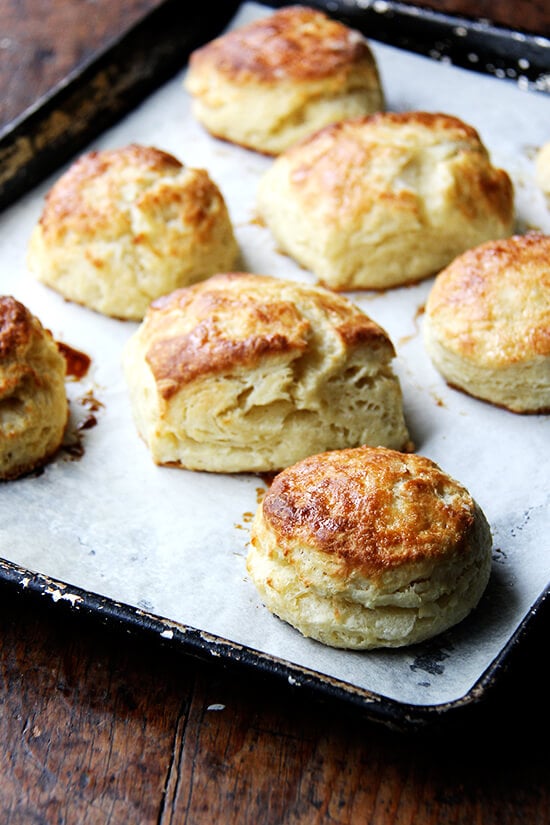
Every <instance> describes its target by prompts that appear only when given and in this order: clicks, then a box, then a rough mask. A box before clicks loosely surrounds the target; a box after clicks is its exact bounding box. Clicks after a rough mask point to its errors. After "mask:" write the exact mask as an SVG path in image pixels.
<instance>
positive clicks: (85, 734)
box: [0, 0, 550, 825]
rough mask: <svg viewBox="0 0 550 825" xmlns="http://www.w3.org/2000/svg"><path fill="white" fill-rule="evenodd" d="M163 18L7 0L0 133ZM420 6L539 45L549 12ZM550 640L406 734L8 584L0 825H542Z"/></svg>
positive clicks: (0, 660)
mask: <svg viewBox="0 0 550 825" xmlns="http://www.w3.org/2000/svg"><path fill="white" fill-rule="evenodd" d="M158 2H159V0H125V3H124V4H123V3H117V2H113V1H112V0H81V2H73V3H68V2H66V0H49V2H48V3H38V2H35V3H31V2H20V0H0V22H1V27H0V84H1V88H0V105H1V122H8V121H9V120H11V119H13V118H14V117H16V116H17V115H18V114H20V113H21V112H22V111H23V110H24V109H26V108H27V107H28V106H29V105H31V104H32V103H33V102H34V101H35V100H36V99H37V98H39V97H40V96H42V95H43V94H45V93H46V92H48V90H49V89H51V88H52V87H53V86H55V85H56V84H57V83H59V82H61V81H62V80H63V78H64V77H66V75H67V73H68V72H70V71H71V70H73V69H75V68H77V67H78V66H80V65H82V63H83V62H86V61H87V60H88V59H89V58H90V56H91V55H92V54H93V53H94V51H95V50H97V49H100V48H101V47H102V45H104V44H105V43H107V42H110V40H112V38H114V37H116V36H117V35H118V34H119V33H120V32H121V31H122V30H124V28H125V27H126V26H127V25H129V24H130V23H131V22H133V21H134V20H136V19H138V18H139V16H140V15H142V14H143V13H144V12H145V11H146V10H149V9H151V8H153V7H155V6H156V5H158ZM423 5H425V6H430V7H433V8H436V9H439V10H444V11H449V12H459V13H464V14H473V15H483V16H485V17H488V18H490V19H493V20H494V21H495V22H500V23H503V24H506V25H511V26H513V27H516V26H517V27H521V28H528V29H529V30H531V31H536V32H540V33H547V32H548V31H549V28H550V27H549V25H548V4H547V3H546V2H540V1H539V2H526V1H525V2H521V1H520V2H506V3H505V2H500V0H475V1H474V0H440V2H432V3H428V2H425V3H424V4H423ZM0 494H1V490H0ZM549 623H550V611H549V610H548V609H547V610H545V611H544V612H543V613H542V614H541V616H540V618H539V620H538V622H537V625H536V627H535V629H534V632H533V633H532V635H531V636H530V638H529V640H528V641H527V642H526V644H525V645H523V646H522V648H521V649H520V650H519V652H518V653H517V654H516V656H515V658H514V659H513V660H512V662H511V665H510V672H509V673H507V674H505V675H504V676H503V678H502V680H501V682H500V683H499V685H498V686H497V688H496V689H495V691H494V692H493V693H492V694H490V696H489V697H488V699H487V702H486V704H484V705H482V706H481V707H479V708H474V709H471V712H468V713H465V714H464V716H463V717H462V716H459V717H458V719H454V720H453V721H452V722H450V723H448V724H446V723H443V724H442V728H441V729H440V730H427V731H424V732H420V733H414V734H403V733H397V732H393V731H391V730H389V729H387V728H385V727H381V726H377V725H374V724H373V723H370V722H367V721H365V720H363V719H361V718H360V717H359V716H358V714H357V713H356V712H351V711H347V710H346V709H344V708H342V707H339V706H336V705H331V704H328V703H322V702H320V701H319V700H318V699H317V698H315V697H313V696H311V695H309V694H307V693H304V692H303V689H298V690H296V689H294V690H293V689H291V688H290V687H289V686H288V685H285V684H282V683H280V682H277V681H273V680H271V679H268V678H266V677H262V676H260V675H259V674H255V673H251V672H250V671H248V670H244V669H235V668H229V667H225V666H223V665H222V664H221V663H220V662H219V661H214V662H212V663H210V662H206V663H205V662H200V661H198V660H195V659H192V658H190V657H186V656H183V655H181V654H180V653H178V651H177V650H176V649H175V648H174V647H169V646H161V644H160V642H159V640H158V639H156V638H155V639H153V638H145V637H141V636H137V635H134V634H131V633H129V632H127V631H125V630H123V629H121V628H118V627H114V626H104V625H103V624H100V623H99V621H98V620H97V619H94V618H90V617H85V616H83V615H81V614H80V613H78V611H75V610H73V609H70V608H69V607H67V606H63V605H61V604H58V605H53V604H51V603H49V602H46V601H44V599H42V600H40V598H38V597H36V596H34V595H26V594H24V593H15V594H14V593H13V592H12V591H11V590H10V589H9V588H7V587H6V586H4V585H3V584H2V585H0V766H1V769H0V823H1V825H30V824H32V825H50V824H51V825H103V824H104V823H108V824H109V825H119V823H120V825H129V823H132V825H149V823H151V825H197V823H198V824H199V825H201V824H202V823H206V825H211V823H216V824H217V823H222V825H225V823H231V825H233V823H234V824H235V825H246V824H247V823H250V825H281V823H285V825H287V824H288V825H293V824H294V823H304V824H305V825H310V824H311V825H317V824H319V825H320V824H321V823H331V824H332V825H356V824H359V825H363V823H365V825H413V823H414V824H416V823H421V825H471V823H476V824H477V825H524V823H525V824H526V825H545V823H548V822H550V814H549V810H550V782H549V779H550V748H548V747H547V744H546V743H547V741H548V737H549V736H550V716H549V714H548V710H547V681H546V676H545V673H546V664H545V660H546V651H547V636H548V627H549Z"/></svg>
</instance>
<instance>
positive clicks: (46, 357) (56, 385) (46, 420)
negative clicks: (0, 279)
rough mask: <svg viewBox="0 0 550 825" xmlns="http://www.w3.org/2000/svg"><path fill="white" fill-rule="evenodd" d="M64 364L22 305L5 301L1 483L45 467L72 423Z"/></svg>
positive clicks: (1, 303)
mask: <svg viewBox="0 0 550 825" xmlns="http://www.w3.org/2000/svg"><path fill="white" fill-rule="evenodd" d="M67 417H68V403H67V396H66V393H65V359H64V358H63V356H62V355H60V353H59V351H58V349H57V346H56V344H55V342H54V340H53V338H52V336H51V334H50V333H49V332H48V331H47V330H45V329H44V328H43V327H42V324H41V323H40V321H39V320H38V318H36V317H35V316H33V315H32V314H31V313H30V312H29V310H28V309H27V308H26V307H25V306H23V304H21V303H19V301H16V300H15V298H12V297H11V296H6V295H4V296H2V297H0V479H12V478H17V477H18V476H21V475H23V474H25V473H29V472H30V471H31V470H34V469H36V468H37V467H40V466H41V465H42V464H44V463H45V462H46V461H47V460H48V459H49V458H50V457H51V456H52V455H53V453H55V452H56V450H57V449H58V448H59V446H60V444H61V441H62V439H63V433H64V431H65V426H66V424H67Z"/></svg>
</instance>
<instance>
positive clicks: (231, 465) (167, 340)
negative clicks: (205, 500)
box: [124, 273, 408, 472]
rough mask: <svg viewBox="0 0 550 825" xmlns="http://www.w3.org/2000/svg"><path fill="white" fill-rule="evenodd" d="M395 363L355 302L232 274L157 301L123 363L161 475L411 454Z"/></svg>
mask: <svg viewBox="0 0 550 825" xmlns="http://www.w3.org/2000/svg"><path fill="white" fill-rule="evenodd" d="M393 357H394V349H393V345H392V343H391V341H390V340H389V338H388V336H387V334H386V333H385V332H384V330H382V329H381V328H380V327H379V326H378V325H377V324H375V323H374V322H373V321H372V320H371V319H370V318H368V317H367V316H366V315H365V314H364V313H363V312H361V311H360V310H359V309H358V308H357V307H355V306H354V305H353V304H352V303H351V302H350V301H349V300H348V299H346V298H343V297H341V296H337V295H334V294H333V293H331V292H329V291H328V290H324V289H322V288H319V287H312V286H308V285H306V284H301V283H294V282H290V281H282V280H280V279H277V278H272V277H269V276H261V275H253V274H246V273H230V274H220V275H216V276H213V277H212V278H210V279H209V280H208V281H205V282H203V283H201V284H196V285H195V286H193V287H189V288H188V289H184V290H177V291H176V292H174V293H172V294H171V295H169V296H166V297H164V298H161V299H159V300H158V301H156V302H155V303H154V304H153V305H152V306H151V308H150V309H149V311H148V313H147V316H146V318H145V320H144V322H143V324H142V325H141V327H140V329H139V330H138V331H137V332H136V333H135V334H134V336H133V337H132V339H131V340H130V342H129V344H128V346H127V348H126V351H125V358H124V363H125V373H126V377H127V381H128V384H129V387H130V392H131V397H132V402H133V409H134V416H135V419H136V423H137V427H138V430H139V432H140V433H141V435H142V437H143V438H144V440H145V442H146V443H147V444H148V445H149V447H150V449H151V452H152V455H153V458H154V460H155V461H156V462H157V463H159V464H165V463H175V464H179V465H181V466H184V467H187V468H190V469H205V470H212V471H217V472H240V471H250V472H252V471H272V470H275V469H280V468H281V467H285V466H288V465H289V464H291V463H293V462H294V461H296V460H297V459H298V458H302V457H304V456H305V455H309V454H311V453H314V452H317V451H319V450H322V449H329V448H335V447H343V446H351V445H356V444H360V443H365V442H368V443H384V444H387V445H388V446H396V447H399V448H401V447H405V446H406V445H407V444H408V433H407V429H406V425H405V422H404V416H403V409H402V397H401V390H400V386H399V382H398V379H397V377H396V376H395V374H394V373H393V371H392V366H391V362H392V360H393Z"/></svg>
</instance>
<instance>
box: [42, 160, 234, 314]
mask: <svg viewBox="0 0 550 825" xmlns="http://www.w3.org/2000/svg"><path fill="white" fill-rule="evenodd" d="M237 257H238V249H237V244H236V241H235V238H234V235H233V229H232V226H231V222H230V218H229V215H228V211H227V207H226V204H225V201H224V199H223V196H222V194H221V192H220V191H219V189H218V187H217V186H216V184H215V183H214V182H213V181H212V180H211V179H210V177H209V175H208V173H207V172H206V171H205V170H203V169H190V168H187V167H186V166H183V165H182V164H181V163H180V162H179V160H177V159H176V158H174V157H173V156H172V155H169V154H167V153H166V152H162V151H160V150H159V149H155V148H151V147H143V146H136V145H131V146H127V147H124V148H122V149H114V150H105V151H101V152H90V153H89V154H86V155H84V156H83V157H81V158H80V159H79V160H78V161H76V162H75V163H74V164H73V165H72V166H71V167H70V168H69V170H68V171H67V172H66V173H65V174H64V175H63V176H62V177H61V178H60V179H59V180H58V181H57V183H56V184H55V185H54V186H53V188H52V189H51V191H50V192H49V194H48V196H47V198H46V202H45V205H44V210H43V213H42V217H41V218H40V222H39V223H38V225H37V226H36V227H35V229H34V232H33V234H32V237H31V241H30V246H29V253H28V265H29V267H30V269H31V270H32V271H33V272H34V274H35V275H36V277H37V278H38V279H39V280H40V281H43V282H44V283H45V284H47V285H48V286H50V287H52V288H53V289H55V290H57V291H58V292H60V293H61V294H62V295H63V296H64V297H65V298H67V299H69V300H71V301H75V302H76V303H79V304H83V305H84V306H87V307H90V308H91V309H94V310H96V311H97V312H100V313H103V314H104V315H110V316H113V317H116V318H124V319H130V320H135V321H139V320H141V319H142V318H143V315H144V313H145V310H146V309H147V307H148V305H149V304H150V303H151V301H152V300H153V299H155V298H158V297H159V296H160V295H165V294H166V293H168V292H172V291H173V290H174V289H176V288H178V287H180V286H187V285H188V284H191V283H194V282H195V281H198V280H201V279H202V278H206V277H208V276H209V275H212V274H213V273H214V272H217V271H218V270H219V269H220V268H223V269H231V268H233V267H234V265H235V263H236V261H237Z"/></svg>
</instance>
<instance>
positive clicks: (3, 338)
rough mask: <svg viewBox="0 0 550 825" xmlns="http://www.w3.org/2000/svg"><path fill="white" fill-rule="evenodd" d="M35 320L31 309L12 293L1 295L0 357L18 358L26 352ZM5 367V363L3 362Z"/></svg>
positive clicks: (5, 358) (3, 359)
mask: <svg viewBox="0 0 550 825" xmlns="http://www.w3.org/2000/svg"><path fill="white" fill-rule="evenodd" d="M34 329H35V325H34V321H33V317H32V315H31V313H30V312H29V310H28V309H27V308H26V307H25V306H23V304H21V303H19V301H16V300H15V298H12V296H11V295H2V296H0V358H2V361H3V362H5V361H7V359H12V358H14V359H16V358H17V356H18V354H20V353H22V352H25V351H26V349H27V347H28V344H29V341H30V339H31V337H32V335H33V334H34ZM2 366H3V367H5V363H4V364H2Z"/></svg>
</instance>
